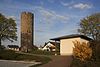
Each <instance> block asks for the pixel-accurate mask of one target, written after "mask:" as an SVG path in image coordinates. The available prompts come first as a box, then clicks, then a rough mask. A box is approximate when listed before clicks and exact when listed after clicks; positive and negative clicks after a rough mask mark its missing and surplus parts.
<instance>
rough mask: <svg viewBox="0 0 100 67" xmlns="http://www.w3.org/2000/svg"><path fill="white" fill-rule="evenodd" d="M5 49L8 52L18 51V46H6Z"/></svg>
mask: <svg viewBox="0 0 100 67" xmlns="http://www.w3.org/2000/svg"><path fill="white" fill-rule="evenodd" d="M7 48H8V49H9V50H14V51H19V46H18V45H8V46H7Z"/></svg>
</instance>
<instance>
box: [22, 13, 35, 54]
mask: <svg viewBox="0 0 100 67" xmlns="http://www.w3.org/2000/svg"><path fill="white" fill-rule="evenodd" d="M33 26H34V15H33V14H32V13H30V12H22V13H21V51H25V52H27V51H30V50H31V49H32V48H33V40H34V39H33V35H34V34H33Z"/></svg>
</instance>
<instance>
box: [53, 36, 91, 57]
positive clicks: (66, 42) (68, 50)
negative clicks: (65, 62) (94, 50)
mask: <svg viewBox="0 0 100 67" xmlns="http://www.w3.org/2000/svg"><path fill="white" fill-rule="evenodd" d="M51 40H55V41H60V55H72V54H73V47H74V44H73V41H79V42H80V43H82V42H86V43H88V42H89V41H90V40H92V39H91V38H89V37H87V36H84V35H79V34H73V35H67V36H62V37H57V38H53V39H51Z"/></svg>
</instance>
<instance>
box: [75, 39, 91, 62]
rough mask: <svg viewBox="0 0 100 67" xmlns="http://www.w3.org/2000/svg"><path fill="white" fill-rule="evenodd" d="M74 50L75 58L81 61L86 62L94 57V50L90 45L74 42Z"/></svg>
mask: <svg viewBox="0 0 100 67" xmlns="http://www.w3.org/2000/svg"><path fill="white" fill-rule="evenodd" d="M73 43H74V46H75V47H74V48H73V56H74V58H76V59H79V60H81V61H85V60H88V59H90V58H91V56H92V49H91V48H90V47H89V46H90V44H89V43H85V42H82V43H80V42H78V41H74V42H73Z"/></svg>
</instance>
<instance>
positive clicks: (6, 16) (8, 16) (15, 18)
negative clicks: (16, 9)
mask: <svg viewBox="0 0 100 67" xmlns="http://www.w3.org/2000/svg"><path fill="white" fill-rule="evenodd" d="M6 17H7V18H8V19H9V18H13V19H14V20H15V19H16V17H15V16H6Z"/></svg>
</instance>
